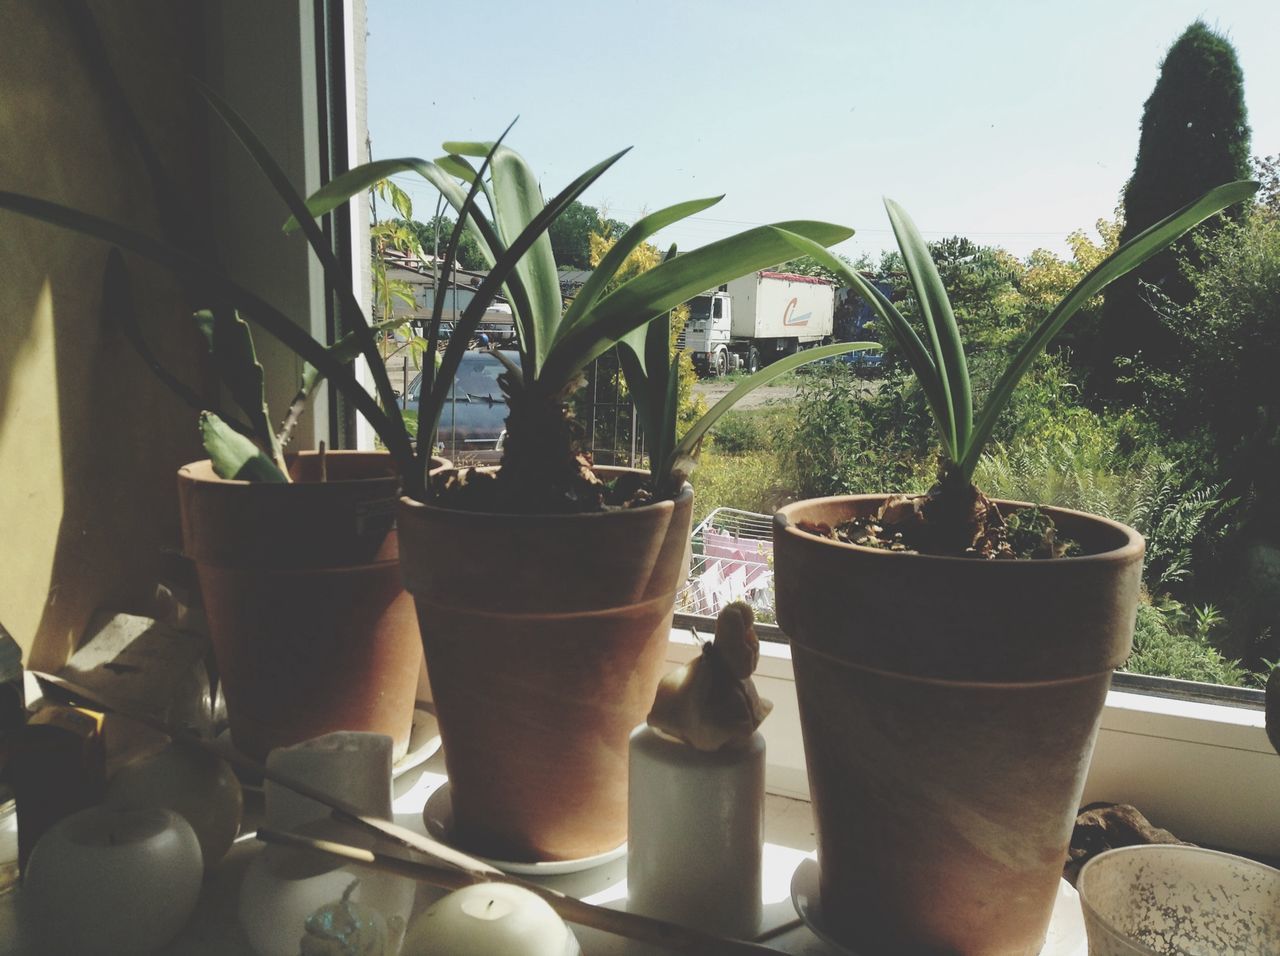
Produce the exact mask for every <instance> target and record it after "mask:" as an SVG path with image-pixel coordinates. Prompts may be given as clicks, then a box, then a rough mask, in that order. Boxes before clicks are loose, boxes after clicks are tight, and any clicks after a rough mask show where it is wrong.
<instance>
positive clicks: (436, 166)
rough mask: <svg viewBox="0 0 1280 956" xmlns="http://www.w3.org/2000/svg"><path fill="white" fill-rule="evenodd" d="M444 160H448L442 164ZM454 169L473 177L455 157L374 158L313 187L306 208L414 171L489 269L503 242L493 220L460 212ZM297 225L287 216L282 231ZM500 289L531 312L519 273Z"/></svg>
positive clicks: (520, 310)
mask: <svg viewBox="0 0 1280 956" xmlns="http://www.w3.org/2000/svg"><path fill="white" fill-rule="evenodd" d="M445 160H449V161H450V162H447V163H446V161H445ZM446 166H447V167H448V168H447V169H446V168H445V167H446ZM467 170H469V175H468V174H466V171H467ZM455 171H456V175H457V177H458V178H459V179H464V180H466V181H467V182H470V181H471V179H472V178H474V176H475V170H474V169H471V168H470V166H469V165H468V164H467V163H465V162H463V161H461V160H460V159H459V158H458V157H445V158H444V159H441V160H439V161H438V162H436V163H432V162H428V161H427V160H425V159H417V158H414V157H404V158H401V159H379V160H374V161H372V162H369V163H364V164H363V165H360V166H357V167H356V168H355V169H353V170H351V171H349V172H347V173H344V174H343V175H341V176H339V177H337V178H336V179H334V180H333V181H332V182H330V183H328V184H327V185H325V186H323V187H321V188H320V189H318V190H316V191H315V192H314V193H312V194H311V197H310V198H309V199H308V200H307V209H308V210H309V211H310V213H311V214H312V216H322V215H324V214H325V213H327V212H331V211H332V210H333V209H336V208H337V207H338V206H340V205H342V204H343V203H344V202H347V201H348V200H349V199H350V198H351V197H352V196H355V195H357V194H358V193H362V192H364V191H365V190H367V189H369V188H370V187H371V186H373V185H374V184H375V183H377V182H380V181H381V180H383V179H386V178H387V177H388V176H392V175H394V174H395V173H399V172H413V173H417V174H418V175H419V176H421V177H422V178H423V179H424V180H426V181H427V182H428V183H429V184H431V185H432V186H433V187H435V189H436V190H437V191H438V192H439V193H440V195H441V196H443V197H444V199H445V201H446V202H447V203H449V205H450V206H451V207H452V208H453V211H454V213H455V214H456V215H458V217H459V219H460V220H461V221H463V222H465V223H466V229H467V231H468V232H469V233H470V234H471V235H472V237H473V238H474V239H475V240H476V245H477V246H478V247H479V249H480V255H481V257H482V258H483V259H484V261H485V264H486V265H487V266H488V267H489V268H492V267H493V264H494V262H496V261H497V257H498V256H500V255H501V254H502V253H503V252H504V251H506V245H505V244H504V243H503V241H502V239H501V238H500V237H499V236H498V231H497V229H496V228H495V227H494V225H493V223H491V222H489V220H488V219H486V218H485V217H484V216H483V215H480V214H479V213H476V214H475V215H471V216H463V215H461V210H462V208H463V206H464V205H465V204H466V193H465V192H464V191H463V190H462V189H460V188H459V187H458V184H457V183H456V182H454V180H453V178H452V177H453V175H455ZM481 189H482V191H484V192H486V193H487V192H488V189H487V186H486V185H485V184H484V183H483V182H482V183H481ZM298 227H299V226H298V219H297V218H296V217H294V216H290V217H289V220H288V221H287V222H286V223H285V231H286V232H289V231H292V230H295V229H297V228H298ZM503 292H504V294H505V295H506V296H507V299H508V300H509V301H510V302H511V306H512V309H513V310H514V311H515V313H516V314H517V315H521V314H528V313H529V312H530V311H531V309H530V306H529V297H528V295H527V294H526V292H525V290H524V286H523V285H521V284H520V278H519V276H515V275H513V276H510V277H509V283H508V284H507V285H506V286H504V287H503Z"/></svg>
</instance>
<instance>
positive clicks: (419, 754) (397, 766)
mask: <svg viewBox="0 0 1280 956" xmlns="http://www.w3.org/2000/svg"><path fill="white" fill-rule="evenodd" d="M217 742H218V744H219V745H221V746H223V747H226V748H227V749H228V750H232V751H234V750H235V744H233V743H232V742H231V732H230V731H229V730H224V731H223V732H222V733H220V734H218V737H217ZM439 749H440V725H439V724H438V723H437V722H436V715H435V714H433V713H431V711H429V710H425V709H423V708H422V706H421V705H419V706H416V707H414V709H413V724H412V725H411V726H410V728H409V747H408V749H407V750H406V751H405V753H404V756H403V757H401V758H400V759H399V760H397V761H396V762H395V763H393V764H392V765H391V779H392V780H395V779H396V778H397V777H399V776H401V775H402V774H406V773H408V772H409V771H410V770H412V769H413V768H414V767H418V766H421V765H422V764H424V763H426V762H427V761H428V760H430V759H431V757H432V756H433V755H434V754H435V752H436V751H437V750H439ZM235 770H236V776H238V777H239V778H240V785H241V786H242V787H245V788H246V789H248V790H257V791H261V790H262V778H261V777H260V776H257V775H255V774H253V773H252V772H250V771H247V770H245V769H244V768H243V767H236V768H235Z"/></svg>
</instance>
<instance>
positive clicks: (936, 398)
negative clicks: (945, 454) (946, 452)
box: [791, 236, 948, 445]
mask: <svg viewBox="0 0 1280 956" xmlns="http://www.w3.org/2000/svg"><path fill="white" fill-rule="evenodd" d="M791 239H792V242H793V243H794V244H795V245H796V248H797V249H798V250H799V251H800V252H801V253H802V254H805V255H809V256H812V257H813V258H814V259H816V260H817V261H818V262H820V263H821V264H822V265H824V266H826V267H827V268H828V269H830V270H831V271H832V272H834V273H835V274H836V275H838V276H839V277H840V278H842V279H843V280H844V281H845V282H846V283H848V284H849V286H850V287H851V288H853V289H856V290H857V292H858V294H859V295H861V296H862V298H863V299H865V300H866V302H867V304H868V305H870V306H871V307H872V308H873V309H874V310H875V312H876V315H878V316H880V318H881V319H882V320H883V321H884V323H885V327H886V328H888V330H889V334H890V335H892V336H893V340H894V341H895V342H896V343H897V345H898V348H900V349H902V352H903V354H904V355H905V356H906V359H907V364H908V365H910V366H911V369H912V371H914V372H915V373H916V380H917V381H919V382H920V388H921V389H922V390H923V391H924V394H925V399H926V400H927V401H928V403H929V409H930V410H931V411H932V412H933V420H934V423H935V424H936V425H937V428H938V437H939V440H941V441H942V442H943V444H944V445H945V443H946V440H947V435H946V433H945V431H944V429H943V423H944V422H945V421H946V420H947V419H946V415H947V412H946V410H947V408H948V405H947V399H946V394H945V393H944V392H943V389H942V380H941V379H940V378H939V377H938V369H937V366H936V365H935V364H934V361H933V358H932V357H931V356H930V355H929V352H928V350H927V349H926V348H925V346H924V343H923V342H921V341H920V337H919V336H918V335H916V331H915V329H913V328H912V327H911V323H910V322H908V321H907V320H906V317H905V316H903V314H902V313H901V312H899V311H898V310H897V309H896V308H895V307H894V305H893V303H892V302H890V301H889V300H888V299H887V298H885V295H884V293H883V292H881V291H880V290H879V289H877V288H876V287H875V286H874V285H872V284H871V283H870V282H868V281H867V280H866V279H864V278H863V277H862V276H861V275H859V274H858V272H857V271H856V270H854V269H850V268H849V266H848V265H846V264H845V263H844V262H843V261H841V260H840V259H838V258H837V257H836V256H833V255H832V254H831V253H830V252H829V251H827V250H826V249H824V248H823V247H822V246H820V245H818V244H817V243H816V242H813V241H812V240H809V239H806V238H805V237H803V236H792V237H791Z"/></svg>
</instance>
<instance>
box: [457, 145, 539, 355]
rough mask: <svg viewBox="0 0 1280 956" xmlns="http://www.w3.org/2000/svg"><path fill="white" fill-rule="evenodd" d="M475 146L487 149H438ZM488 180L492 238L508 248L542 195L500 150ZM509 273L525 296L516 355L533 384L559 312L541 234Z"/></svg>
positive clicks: (514, 158) (520, 161)
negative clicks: (495, 229)
mask: <svg viewBox="0 0 1280 956" xmlns="http://www.w3.org/2000/svg"><path fill="white" fill-rule="evenodd" d="M480 145H489V144H474V143H445V144H444V148H445V150H447V151H448V152H450V153H463V154H468V150H470V149H473V148H475V147H478V146H480ZM489 148H492V147H491V146H489ZM486 155H487V154H486ZM490 179H491V181H492V189H493V198H492V202H493V204H494V205H493V216H494V220H495V222H496V223H497V226H498V234H499V235H500V236H501V237H502V239H503V241H504V242H506V244H507V245H508V246H510V245H511V243H513V242H514V241H515V239H516V237H517V236H519V235H520V233H521V232H522V231H523V230H524V229H525V228H526V227H527V226H528V225H529V224H530V223H531V222H533V221H534V219H535V218H537V216H538V214H539V213H540V212H542V210H543V209H544V208H545V204H544V203H543V199H542V189H541V188H540V187H539V186H538V180H537V177H536V176H534V174H533V170H532V169H530V168H529V164H528V163H526V162H525V160H524V158H523V157H522V156H521V155H520V154H519V153H517V152H516V151H515V150H513V149H511V148H509V147H506V146H500V147H498V148H497V149H496V150H495V151H494V152H493V156H492V160H491V162H490ZM515 272H516V274H517V275H519V276H520V281H521V283H522V284H523V285H524V287H525V291H526V292H527V293H528V296H529V306H530V312H529V315H528V316H526V317H525V319H526V321H525V322H524V323H523V331H524V333H525V334H524V336H523V339H524V341H522V343H521V350H522V351H523V352H526V353H527V354H525V355H524V356H523V359H524V368H525V374H526V375H528V376H529V377H531V378H536V377H537V375H538V370H539V369H540V368H542V363H543V361H544V360H545V359H546V354H547V350H548V349H549V348H550V346H551V340H552V337H553V336H554V335H555V331H556V326H557V325H558V324H559V322H560V316H561V313H562V311H563V303H562V301H561V299H560V276H559V274H558V273H557V271H556V260H555V256H554V255H553V254H552V252H551V237H550V236H548V235H546V234H545V233H543V234H541V235H539V236H538V238H537V239H536V241H535V242H534V243H533V245H532V246H530V248H529V250H528V251H527V252H526V253H525V254H524V255H523V256H521V257H520V259H519V260H518V261H517V262H516V263H515Z"/></svg>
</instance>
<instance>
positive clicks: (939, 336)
mask: <svg viewBox="0 0 1280 956" xmlns="http://www.w3.org/2000/svg"><path fill="white" fill-rule="evenodd" d="M884 208H885V210H886V211H887V212H888V213H889V222H890V224H891V225H892V226H893V234H894V236H895V237H896V238H897V240H898V248H899V249H901V250H902V260H903V262H904V263H905V264H906V267H907V275H908V276H909V277H910V279H911V288H912V289H913V290H914V291H915V294H916V302H917V303H918V304H919V306H920V316H921V318H922V319H923V320H924V327H925V330H926V332H927V333H928V335H929V343H930V345H931V346H932V348H933V361H934V367H935V368H936V369H937V373H938V379H939V381H940V382H941V383H942V393H943V396H944V398H945V399H946V404H945V410H946V418H945V419H943V421H942V422H941V423H940V424H942V425H943V434H944V436H945V437H944V441H943V445H944V447H945V449H946V452H947V455H948V456H949V457H951V458H955V457H957V456H958V455H960V454H962V453H963V449H964V445H965V442H966V441H967V440H968V438H969V432H970V430H971V429H972V428H973V394H972V392H971V390H970V387H969V368H968V365H967V364H966V363H965V359H964V345H963V344H962V343H961V341H960V330H959V329H958V328H957V327H956V317H955V314H954V313H953V312H952V311H951V301H950V300H949V299H948V298H947V290H946V287H945V286H943V284H942V277H941V276H939V275H938V267H937V266H936V265H934V262H933V258H932V257H931V256H930V255H929V247H928V246H927V245H926V244H925V241H924V239H922V238H921V237H920V232H919V230H917V229H916V226H915V223H913V222H912V221H911V217H910V216H908V215H907V213H906V210H904V209H903V208H902V207H901V206H899V205H898V204H897V203H896V202H894V201H893V200H892V199H885V201H884ZM946 438H949V439H950V440H949V441H947V440H945V439H946Z"/></svg>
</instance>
